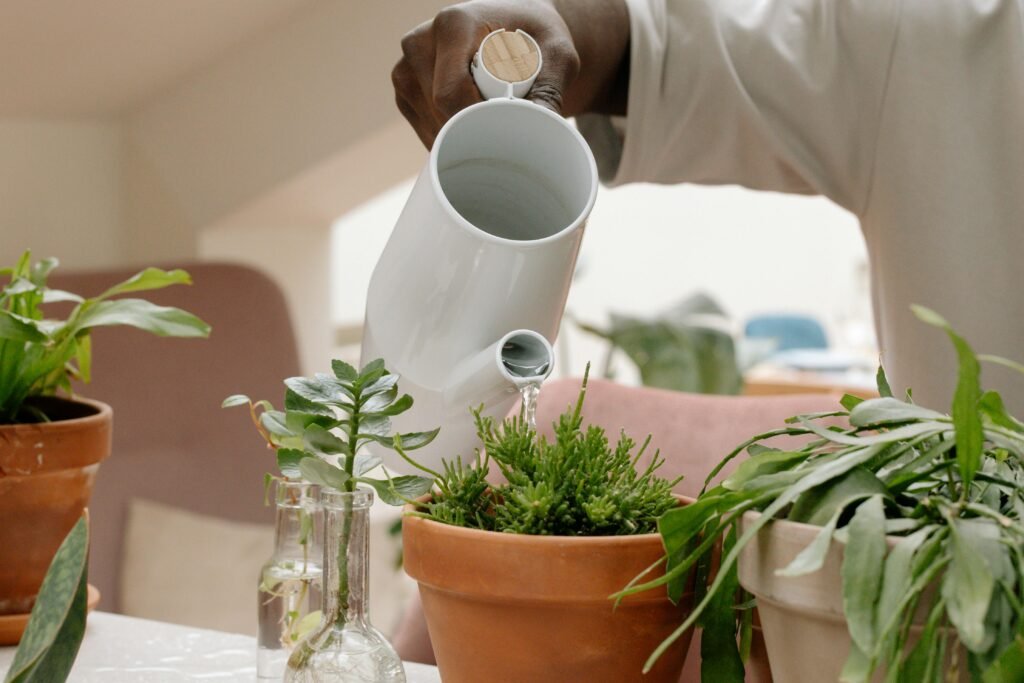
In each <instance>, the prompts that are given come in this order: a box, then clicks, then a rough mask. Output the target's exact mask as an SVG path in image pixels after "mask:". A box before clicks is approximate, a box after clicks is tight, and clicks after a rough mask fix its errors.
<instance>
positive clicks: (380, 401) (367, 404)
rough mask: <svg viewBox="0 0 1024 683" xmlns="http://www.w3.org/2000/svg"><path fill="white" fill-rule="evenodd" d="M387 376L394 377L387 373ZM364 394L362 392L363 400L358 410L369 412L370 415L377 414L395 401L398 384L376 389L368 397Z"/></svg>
mask: <svg viewBox="0 0 1024 683" xmlns="http://www.w3.org/2000/svg"><path fill="white" fill-rule="evenodd" d="M389 377H394V375H389ZM366 396H367V394H366V393H365V392H364V393H363V397H364V400H363V403H362V405H360V412H361V413H369V414H371V415H372V414H377V413H378V412H380V411H383V410H385V409H386V408H387V407H388V406H389V405H391V404H392V403H393V402H394V401H395V398H396V397H397V396H398V385H397V384H395V385H392V386H391V387H390V388H388V389H384V390H383V391H378V392H377V393H375V394H372V395H370V396H369V398H366Z"/></svg>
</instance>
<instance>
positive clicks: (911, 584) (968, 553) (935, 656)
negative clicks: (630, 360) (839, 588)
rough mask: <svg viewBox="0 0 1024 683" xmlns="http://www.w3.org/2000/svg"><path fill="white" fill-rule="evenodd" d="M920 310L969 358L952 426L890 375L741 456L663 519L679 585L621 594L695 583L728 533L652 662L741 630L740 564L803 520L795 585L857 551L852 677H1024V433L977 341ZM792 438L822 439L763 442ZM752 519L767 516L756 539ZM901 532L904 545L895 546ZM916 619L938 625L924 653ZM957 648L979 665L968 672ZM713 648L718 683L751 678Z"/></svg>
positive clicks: (849, 586)
mask: <svg viewBox="0 0 1024 683" xmlns="http://www.w3.org/2000/svg"><path fill="white" fill-rule="evenodd" d="M915 312H916V313H917V314H918V316H919V317H920V318H921V319H922V320H923V321H925V322H927V323H930V324H933V325H936V326H938V327H940V328H942V329H943V330H945V331H946V332H947V334H948V335H949V336H950V338H951V340H952V342H953V344H954V346H955V347H956V349H957V352H958V356H959V359H960V371H959V383H958V386H957V389H956V395H955V396H954V399H953V410H952V416H948V415H945V414H943V413H940V412H937V411H934V410H929V409H927V408H922V407H920V406H917V405H914V404H913V403H912V402H911V399H910V397H909V396H908V397H907V400H906V401H900V400H898V399H896V398H893V397H892V394H891V392H890V391H888V383H887V381H886V379H885V374H884V372H880V373H879V377H878V384H879V393H880V394H881V395H882V397H881V398H877V399H872V400H867V401H853V400H849V397H844V400H843V407H844V409H843V410H839V411H836V412H835V413H827V414H819V415H803V416H798V417H795V418H791V419H790V420H788V423H789V426H787V427H784V428H781V429H778V430H775V431H772V432H768V433H765V434H760V435H758V436H756V437H754V438H752V439H750V440H749V441H747V442H745V443H744V444H741V445H740V446H739V447H738V448H737V449H736V450H734V451H733V452H732V453H730V454H729V455H728V456H726V458H725V459H724V460H723V461H722V463H721V464H719V466H718V467H716V468H715V470H714V471H713V472H712V473H711V474H710V475H709V477H708V483H706V484H705V490H704V491H703V492H702V494H701V496H700V497H699V499H698V501H697V502H696V503H695V504H694V505H690V506H687V507H684V508H678V509H674V510H670V511H668V512H667V513H665V514H664V515H663V516H662V518H661V519H660V520H659V530H660V531H661V533H662V537H663V540H664V544H665V548H666V561H667V571H666V574H665V576H664V577H662V578H659V579H656V580H654V581H649V582H647V583H642V584H638V585H631V586H629V587H628V588H627V589H625V590H624V591H622V593H621V594H620V597H621V596H622V595H627V594H630V593H634V592H639V591H642V590H647V589H649V588H651V587H653V586H658V585H668V586H669V587H670V589H671V588H672V586H678V585H680V584H681V583H683V582H685V581H686V580H687V579H688V577H689V576H690V575H691V574H692V573H693V572H694V571H695V569H696V568H699V567H701V566H705V565H707V563H708V562H710V558H711V556H712V553H714V552H715V544H716V542H717V541H718V540H719V539H726V542H725V547H724V549H723V553H722V560H721V564H720V567H719V569H718V572H717V574H715V575H714V576H713V577H710V576H707V575H704V576H701V575H698V580H699V581H700V582H701V583H700V586H698V591H697V593H698V595H699V596H700V595H703V598H702V599H701V600H700V601H699V603H698V605H697V606H696V608H695V610H694V612H693V613H692V614H691V615H690V616H689V618H688V619H687V620H686V621H685V622H684V623H683V624H682V625H681V626H680V627H679V629H677V631H676V632H675V633H674V634H673V635H672V636H671V637H670V638H669V639H668V640H667V641H666V642H665V643H664V644H662V646H661V647H659V648H658V650H656V651H655V653H654V654H653V655H652V656H651V659H650V660H649V661H648V667H649V666H650V665H651V664H653V662H654V661H655V660H656V659H657V657H658V656H660V654H661V653H662V652H663V651H664V650H665V648H666V647H667V646H668V644H669V643H671V642H673V641H674V640H675V639H676V638H678V637H679V636H680V635H681V634H682V633H684V632H685V631H686V630H687V629H688V628H690V627H692V626H693V625H695V624H697V623H712V624H717V625H719V626H721V624H722V623H723V622H728V624H729V627H728V629H727V631H728V634H727V638H728V637H731V638H733V639H735V637H736V635H737V633H741V632H742V629H743V618H744V612H743V611H739V610H737V609H736V605H737V604H738V603H744V602H745V600H746V598H745V595H744V593H743V591H742V590H737V588H736V585H735V579H734V572H735V568H736V562H737V559H738V557H739V554H740V552H741V551H742V549H743V547H744V546H745V545H746V544H747V543H748V542H749V541H750V540H751V539H752V538H753V537H754V536H755V535H756V534H757V533H758V532H759V530H760V529H761V528H762V527H763V526H764V525H765V524H767V523H768V522H770V521H771V520H772V519H793V520H798V521H806V522H810V523H814V524H818V525H821V531H820V532H819V533H818V534H817V536H816V537H815V539H814V540H813V541H812V542H811V543H810V544H809V545H808V546H807V547H806V548H804V550H803V551H802V552H800V553H799V554H798V555H797V557H796V558H795V559H794V560H793V562H792V563H791V564H790V565H789V566H788V567H779V568H777V573H778V574H780V575H784V576H800V575H803V574H808V573H811V572H814V571H818V570H819V569H820V568H821V566H822V563H823V561H824V558H825V555H826V553H827V551H828V549H829V545H830V544H831V542H832V541H833V540H836V541H839V542H843V543H846V544H847V549H846V553H845V555H844V557H845V559H844V563H843V567H842V585H843V606H844V612H845V615H846V620H847V624H848V628H849V631H850V636H851V639H852V641H853V647H852V648H851V652H850V655H849V659H848V660H847V662H846V665H845V667H844V670H843V678H842V680H843V681H846V682H848V683H853V682H856V681H868V680H871V677H872V675H873V674H874V672H875V671H876V670H878V669H884V670H886V671H887V678H886V679H885V680H887V681H915V682H917V681H925V682H929V683H931V682H934V683H939V682H940V681H943V680H946V677H947V676H949V675H950V669H951V668H952V669H954V670H955V668H956V667H957V666H959V667H965V666H966V667H967V670H968V671H969V672H970V674H971V676H972V678H973V679H974V680H977V681H985V682H986V683H994V682H996V681H1018V680H1024V551H1022V547H1024V426H1021V423H1020V421H1019V420H1016V419H1015V418H1013V417H1011V416H1009V415H1007V414H1006V411H1005V408H1004V407H1003V404H1002V400H1001V399H999V397H998V395H997V394H992V393H987V394H985V393H982V392H981V389H980V366H979V363H978V357H976V356H975V355H974V352H973V351H972V350H971V348H970V346H969V345H968V344H967V343H966V342H965V341H964V340H963V339H962V338H960V337H959V336H957V335H956V334H955V333H954V332H953V331H952V330H951V329H950V328H949V325H948V324H947V323H946V322H945V321H944V320H942V318H940V317H939V316H937V315H936V314H935V313H933V312H931V311H928V310H926V309H919V308H918V309H915ZM982 358H983V359H985V360H990V359H989V358H987V357H982ZM1003 364H1007V365H1012V364H1009V363H1006V362H1003ZM827 420H828V421H830V422H826V421H827ZM837 421H838V422H839V423H841V425H842V426H835V422H837ZM779 435H797V436H804V437H807V438H808V439H810V440H809V441H807V443H806V444H805V445H803V446H801V447H800V448H798V449H796V450H794V451H789V452H786V451H780V450H777V449H773V448H770V447H768V446H766V445H764V444H762V443H761V442H763V441H764V440H766V439H769V438H771V437H774V436H779ZM744 451H746V452H747V453H748V458H747V459H746V460H744V461H743V462H742V463H741V464H740V465H739V467H738V468H737V469H736V470H735V472H734V473H733V474H732V476H730V477H729V478H727V479H726V480H725V481H724V482H722V483H721V484H720V485H718V486H715V487H712V488H709V486H710V481H711V479H712V478H713V477H714V476H715V475H716V474H717V473H718V472H719V471H721V468H722V467H723V466H724V465H725V463H727V462H729V461H730V460H732V459H733V458H735V457H737V456H738V455H740V454H741V453H742V452H744ZM747 511H759V512H761V515H760V516H759V517H757V518H756V520H755V521H753V522H752V523H750V524H748V525H746V526H745V527H744V531H743V533H742V534H741V533H740V527H739V521H740V518H741V517H742V515H743V514H744V513H745V512H747ZM886 536H888V537H890V538H892V537H896V538H897V539H898V540H897V541H896V544H895V546H894V547H893V548H891V549H889V548H888V545H887V543H886ZM732 537H735V538H736V540H735V542H732V541H730V540H728V539H730V538H732ZM723 596H725V597H724V598H723ZM915 614H922V615H927V620H926V622H925V624H924V630H923V632H922V635H921V638H920V640H918V641H917V642H916V644H915V645H914V646H913V647H910V642H912V636H911V626H912V624H913V622H914V619H913V616H914V615H915ZM719 637H721V636H719ZM958 644H960V645H962V646H963V647H964V648H966V651H967V661H966V662H964V661H963V659H962V658H960V661H959V662H957V656H956V653H957V651H958V647H957V645H958ZM703 654H704V656H705V657H707V658H709V659H711V660H712V661H711V662H709V663H707V665H706V668H707V669H708V670H709V671H716V672H718V673H717V674H716V675H715V676H713V677H712V678H710V679H709V678H705V680H714V681H716V683H718V682H721V683H729V682H730V681H742V671H737V670H736V669H735V667H732V666H731V665H730V663H731V662H732V661H734V653H731V652H730V651H728V649H724V650H715V649H708V650H707V651H706V652H704V653H703ZM725 672H731V673H725ZM954 678H955V676H954Z"/></svg>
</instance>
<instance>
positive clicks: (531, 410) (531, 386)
mask: <svg viewBox="0 0 1024 683" xmlns="http://www.w3.org/2000/svg"><path fill="white" fill-rule="evenodd" d="M519 393H520V395H521V396H522V406H521V407H520V409H519V417H520V418H521V419H523V420H526V424H528V425H529V426H530V429H532V430H534V431H537V397H538V396H540V381H539V380H538V381H536V382H525V383H523V384H522V386H520V387H519Z"/></svg>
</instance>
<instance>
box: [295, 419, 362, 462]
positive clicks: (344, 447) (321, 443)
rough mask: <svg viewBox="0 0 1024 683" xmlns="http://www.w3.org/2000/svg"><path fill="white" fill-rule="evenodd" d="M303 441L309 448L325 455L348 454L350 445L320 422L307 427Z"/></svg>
mask: <svg viewBox="0 0 1024 683" xmlns="http://www.w3.org/2000/svg"><path fill="white" fill-rule="evenodd" d="M302 440H303V443H305V444H306V447H307V448H309V450H311V451H313V452H315V453H321V454H323V455H348V454H349V452H350V451H349V445H348V444H347V443H345V442H344V441H342V440H341V439H339V438H338V437H337V436H335V435H334V434H332V433H331V432H329V431H328V430H326V429H324V428H323V427H321V426H320V425H318V424H311V425H309V426H308V427H306V432H305V433H304V434H303V435H302Z"/></svg>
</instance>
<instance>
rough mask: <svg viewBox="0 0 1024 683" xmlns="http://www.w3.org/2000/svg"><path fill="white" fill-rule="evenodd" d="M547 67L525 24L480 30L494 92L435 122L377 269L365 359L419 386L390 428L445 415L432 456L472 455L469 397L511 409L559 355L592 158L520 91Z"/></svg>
mask: <svg viewBox="0 0 1024 683" xmlns="http://www.w3.org/2000/svg"><path fill="white" fill-rule="evenodd" d="M540 66H541V55H540V50H539V48H538V46H537V43H536V42H535V41H534V40H533V38H531V37H530V36H528V35H527V34H525V33H523V32H522V31H519V32H516V33H505V32H504V31H502V30H499V31H495V32H494V33H492V34H490V35H488V36H487V37H486V38H485V39H484V41H483V43H482V44H481V47H480V50H479V52H478V53H477V55H476V57H475V58H474V60H473V64H472V71H473V75H474V78H475V80H476V82H477V86H478V87H479V88H480V91H481V93H482V94H483V95H484V97H486V98H489V99H487V100H486V101H484V102H480V103H478V104H474V105H472V106H470V107H467V108H466V109H464V110H462V111H461V112H459V113H458V114H456V115H455V116H453V117H452V118H451V119H450V120H449V121H448V122H447V123H446V124H445V125H444V127H443V128H442V129H441V131H440V133H438V135H437V138H436V140H435V141H434V146H433V149H431V151H430V157H429V159H428V161H427V165H426V167H425V168H424V169H423V171H422V172H421V173H420V175H419V178H418V179H417V180H416V184H415V185H414V186H413V189H412V192H411V193H410V195H409V199H408V201H407V202H406V205H405V208H404V209H403V211H402V214H401V216H400V217H399V219H398V223H397V224H396V225H395V228H394V230H393V231H392V233H391V237H390V239H389V240H388V243H387V246H386V247H385V249H384V253H383V254H382V255H381V257H380V261H379V262H378V263H377V267H376V268H375V269H374V271H373V277H372V279H371V281H370V289H369V296H368V298H367V303H366V323H365V331H364V337H363V346H362V359H363V362H364V363H366V362H367V361H369V360H372V359H374V358H383V359H384V360H385V361H386V363H387V365H388V368H389V369H390V370H391V371H392V372H396V373H398V374H399V375H401V378H402V379H401V382H400V383H399V386H400V388H401V390H402V391H403V392H406V393H409V394H411V395H412V397H413V399H414V405H413V407H412V409H411V410H409V411H408V412H406V413H404V414H402V415H400V416H398V417H397V418H393V427H394V429H395V431H398V432H410V431H423V430H426V429H431V428H433V427H436V426H440V427H441V433H440V434H439V435H438V437H437V438H436V439H435V440H434V442H433V443H432V444H430V445H429V446H427V447H425V448H423V449H420V450H418V451H416V452H415V453H413V456H414V457H415V458H416V459H417V460H418V461H420V462H421V463H422V464H424V465H426V466H428V467H431V468H433V469H438V468H440V466H441V460H442V459H445V460H454V459H455V457H456V456H462V458H463V460H464V461H465V460H466V459H467V458H470V457H472V455H473V449H474V447H475V446H476V445H478V440H477V438H476V432H475V429H474V425H473V419H472V415H471V414H470V408H476V407H478V406H481V405H482V406H483V407H484V413H485V414H488V415H493V416H496V417H503V416H504V415H505V414H506V413H507V412H508V411H509V410H510V409H511V408H512V406H513V404H514V403H515V402H516V399H517V398H518V396H519V388H520V387H521V386H522V385H524V384H536V383H539V382H541V381H543V380H544V378H546V377H547V376H548V375H549V374H550V372H551V369H552V366H553V364H554V357H553V354H552V350H551V343H552V342H553V341H554V340H555V337H556V335H557V334H558V327H559V323H560V322H561V319H562V312H563V310H564V309H565V300H566V297H567V296H568V294H569V285H570V283H571V280H572V275H573V269H574V266H575V263H576V255H577V253H578V252H579V248H580V241H581V240H582V238H583V226H584V223H585V221H586V219H587V216H588V215H589V214H590V211H591V209H592V208H593V206H594V199H595V197H596V195H597V167H596V165H595V163H594V157H593V154H592V153H591V151H590V148H589V147H588V146H587V143H586V142H585V141H584V140H583V137H582V136H581V135H580V134H579V133H578V132H577V131H576V129H575V128H574V127H573V126H571V125H570V124H569V123H568V122H567V121H565V119H563V118H562V117H560V116H558V115H557V114H555V113H553V112H552V111H550V110H548V109H546V108H544V107H542V106H540V105H538V104H534V103H533V102H529V101H527V100H523V99H517V98H519V97H523V96H524V95H525V94H526V93H527V92H528V91H529V89H530V86H531V85H532V84H533V81H534V79H535V78H536V76H537V73H538V72H539V71H540ZM531 67H532V70H531ZM379 455H380V456H381V457H383V458H384V462H385V465H387V466H388V467H389V468H391V469H393V470H395V471H399V472H409V471H410V469H411V468H410V467H409V466H408V465H407V464H406V463H405V462H404V461H403V460H401V459H400V458H399V457H398V456H397V455H396V454H394V453H392V452H391V451H386V450H383V449H381V452H379Z"/></svg>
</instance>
